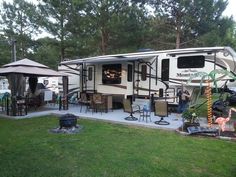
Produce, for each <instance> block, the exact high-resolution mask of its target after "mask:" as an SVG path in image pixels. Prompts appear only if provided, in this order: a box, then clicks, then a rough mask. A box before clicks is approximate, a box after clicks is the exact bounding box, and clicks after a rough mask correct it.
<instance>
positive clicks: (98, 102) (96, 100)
mask: <svg viewBox="0 0 236 177" xmlns="http://www.w3.org/2000/svg"><path fill="white" fill-rule="evenodd" d="M91 104H92V108H93V112H94V111H95V112H97V111H100V112H101V113H102V111H105V109H106V108H105V100H104V98H103V97H102V94H101V93H94V94H93V95H92V103H91Z"/></svg>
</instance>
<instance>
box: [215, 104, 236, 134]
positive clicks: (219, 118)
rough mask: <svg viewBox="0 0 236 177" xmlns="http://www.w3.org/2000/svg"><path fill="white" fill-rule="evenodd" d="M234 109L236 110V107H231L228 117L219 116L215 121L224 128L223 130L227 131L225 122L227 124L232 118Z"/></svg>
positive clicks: (221, 128)
mask: <svg viewBox="0 0 236 177" xmlns="http://www.w3.org/2000/svg"><path fill="white" fill-rule="evenodd" d="M232 111H234V112H236V109H235V108H230V110H229V115H228V117H226V118H224V117H218V118H217V119H216V121H215V122H216V123H218V125H219V127H220V130H222V132H223V131H225V124H226V122H228V121H229V120H230V118H231V112H232Z"/></svg>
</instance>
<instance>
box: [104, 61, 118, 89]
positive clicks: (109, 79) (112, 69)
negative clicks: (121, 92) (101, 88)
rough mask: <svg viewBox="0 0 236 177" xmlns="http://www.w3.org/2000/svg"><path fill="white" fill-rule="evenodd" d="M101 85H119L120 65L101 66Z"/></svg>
mask: <svg viewBox="0 0 236 177" xmlns="http://www.w3.org/2000/svg"><path fill="white" fill-rule="evenodd" d="M102 83H103V84H120V83H121V64H109V65H103V66H102Z"/></svg>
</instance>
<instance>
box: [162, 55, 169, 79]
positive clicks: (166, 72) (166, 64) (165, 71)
mask: <svg viewBox="0 0 236 177" xmlns="http://www.w3.org/2000/svg"><path fill="white" fill-rule="evenodd" d="M169 72H170V60H169V59H163V60H162V61H161V80H162V81H169Z"/></svg>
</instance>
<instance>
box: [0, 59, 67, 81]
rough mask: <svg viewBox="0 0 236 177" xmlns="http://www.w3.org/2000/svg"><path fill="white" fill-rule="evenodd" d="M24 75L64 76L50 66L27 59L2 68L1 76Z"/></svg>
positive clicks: (0, 70) (0, 69)
mask: <svg viewBox="0 0 236 177" xmlns="http://www.w3.org/2000/svg"><path fill="white" fill-rule="evenodd" d="M12 73H14V74H23V75H24V76H32V75H34V76H39V77H40V76H57V77H59V76H63V74H61V73H59V72H57V71H54V70H52V69H50V68H49V67H48V66H45V65H43V64H40V63H37V62H35V61H32V60H29V59H27V58H25V59H22V60H19V61H16V62H12V63H9V64H6V65H4V66H3V67H2V68H0V75H1V76H7V75H9V74H12Z"/></svg>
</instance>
